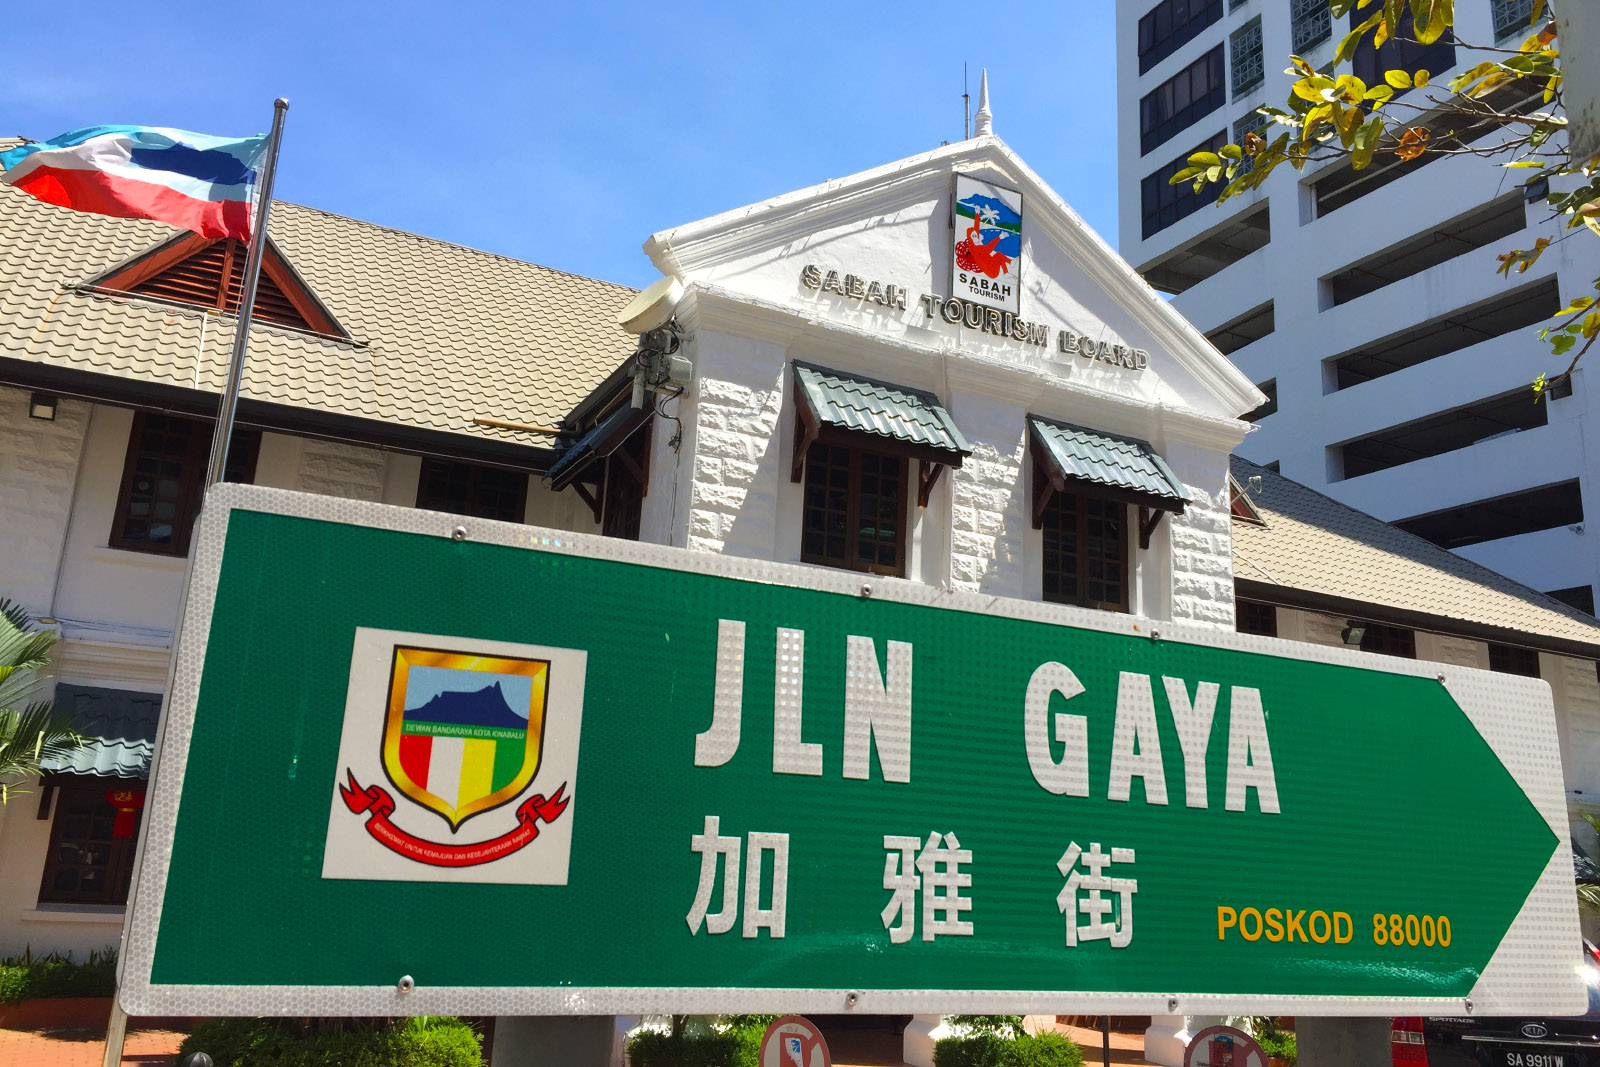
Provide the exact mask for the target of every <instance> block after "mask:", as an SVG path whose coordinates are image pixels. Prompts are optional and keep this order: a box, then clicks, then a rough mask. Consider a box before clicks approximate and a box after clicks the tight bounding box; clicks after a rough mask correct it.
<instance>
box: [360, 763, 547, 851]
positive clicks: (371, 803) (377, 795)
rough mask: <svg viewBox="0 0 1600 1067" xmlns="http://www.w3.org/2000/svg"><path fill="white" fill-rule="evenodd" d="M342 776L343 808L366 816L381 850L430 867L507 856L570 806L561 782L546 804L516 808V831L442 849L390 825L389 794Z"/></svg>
mask: <svg viewBox="0 0 1600 1067" xmlns="http://www.w3.org/2000/svg"><path fill="white" fill-rule="evenodd" d="M345 774H346V775H347V776H348V777H349V779H350V784H349V785H348V786H344V785H341V786H340V787H339V796H340V797H341V798H342V799H343V800H344V803H345V807H347V808H349V809H350V810H351V811H352V812H354V813H355V814H357V815H359V814H361V813H362V812H367V813H368V814H367V833H369V834H371V835H372V836H373V838H374V839H375V840H376V841H377V842H378V843H379V844H381V845H383V846H384V847H386V848H388V849H390V850H392V851H394V852H398V853H399V854H400V855H402V856H404V857H406V858H407V859H411V860H416V861H417V862H418V863H426V864H428V865H429V866H432V867H474V866H477V865H478V864H480V863H489V862H492V861H494V860H497V859H501V858H502V857H504V856H509V855H511V853H513V852H515V851H517V850H518V849H520V848H522V847H523V846H524V845H526V844H527V843H528V842H530V841H532V840H533V839H534V838H536V837H538V836H539V823H541V822H543V823H545V824H546V825H548V824H550V823H553V822H555V821H556V819H558V818H560V817H561V813H562V812H564V811H566V810H567V805H568V804H570V803H572V798H571V797H563V796H562V795H561V794H562V793H564V792H566V788H567V783H565V782H562V783H561V786H560V788H558V789H557V790H556V792H555V796H552V797H551V798H550V799H549V800H546V799H545V798H544V794H542V793H535V794H534V795H533V796H531V797H529V798H528V799H527V800H524V801H523V802H522V803H521V804H519V805H518V806H517V827H516V829H514V830H510V831H507V832H506V833H504V834H501V835H500V836H499V837H496V838H493V839H491V840H489V841H477V842H474V843H472V844H470V845H442V844H438V843H436V842H433V841H424V840H423V839H422V838H420V837H415V836H413V835H411V834H408V833H406V832H405V831H404V830H402V829H400V827H398V826H396V825H395V824H394V823H392V822H390V821H389V816H391V815H393V814H394V807H395V805H394V797H392V796H390V795H389V792H388V790H386V789H384V788H383V787H382V786H379V785H371V786H367V787H366V788H365V789H363V788H362V787H361V785H360V783H358V782H357V781H356V776H355V773H354V772H353V771H351V770H349V769H348V768H347V769H346V770H345Z"/></svg>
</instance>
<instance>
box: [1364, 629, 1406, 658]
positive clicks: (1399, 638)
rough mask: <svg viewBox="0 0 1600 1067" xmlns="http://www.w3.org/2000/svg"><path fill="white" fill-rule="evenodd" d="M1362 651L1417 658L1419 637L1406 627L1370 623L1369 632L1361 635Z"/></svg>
mask: <svg viewBox="0 0 1600 1067" xmlns="http://www.w3.org/2000/svg"><path fill="white" fill-rule="evenodd" d="M1361 651H1363V652H1381V653H1383V654H1384V655H1386V656H1404V657H1405V658H1406V659H1416V658H1417V635H1416V632H1415V631H1414V630H1409V629H1407V628H1406V627H1404V626H1381V625H1379V624H1378V623H1368V624H1367V632H1366V633H1364V634H1362V635H1361Z"/></svg>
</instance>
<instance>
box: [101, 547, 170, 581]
mask: <svg viewBox="0 0 1600 1067" xmlns="http://www.w3.org/2000/svg"><path fill="white" fill-rule="evenodd" d="M90 558H91V559H92V560H93V561H94V562H95V563H110V564H115V565H120V566H124V567H144V568H147V569H149V570H153V571H162V572H164V573H166V574H182V573H183V571H184V568H185V567H187V566H188V565H189V559H188V557H187V556H169V555H166V554H164V553H161V552H136V551H133V550H132V549H126V548H111V547H109V546H107V545H96V546H95V547H94V549H93V550H92V552H91V553H90Z"/></svg>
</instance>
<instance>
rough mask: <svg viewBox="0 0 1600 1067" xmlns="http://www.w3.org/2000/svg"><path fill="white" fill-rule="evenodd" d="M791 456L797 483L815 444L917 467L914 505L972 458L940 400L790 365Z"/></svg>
mask: <svg viewBox="0 0 1600 1067" xmlns="http://www.w3.org/2000/svg"><path fill="white" fill-rule="evenodd" d="M793 367H794V393H795V450H794V461H793V465H792V467H791V470H790V477H791V478H792V480H794V481H796V482H798V481H800V479H801V474H802V472H803V471H804V470H805V459H806V453H807V451H808V450H809V449H810V447H811V445H812V444H813V443H815V442H818V441H822V442H824V443H828V442H832V443H838V444H846V445H851V446H855V447H860V448H869V449H872V450H874V451H877V452H883V453H887V454H889V455H898V456H904V457H906V458H909V459H914V460H917V461H918V462H919V463H920V464H921V465H922V471H921V477H920V478H919V479H918V493H917V502H918V504H920V505H922V506H924V507H925V506H927V503H928V493H929V492H930V491H931V490H932V488H933V483H934V482H935V481H936V480H937V479H938V477H939V473H940V471H942V470H943V469H944V468H945V467H959V466H961V463H962V461H963V460H964V459H965V458H966V457H967V456H969V455H971V454H972V446H970V445H968V444H967V439H966V438H965V437H963V436H962V435H961V431H960V430H959V429H958V428H957V427H956V424H955V420H954V419H952V418H951V417H950V412H948V411H946V410H945V408H944V405H943V404H941V403H939V398H938V397H936V396H934V395H933V394H932V393H929V392H926V391H924V390H921V389H911V388H907V387H906V386H902V385H892V384H890V383H888V382H880V381H874V380H873V379H871V378H860V377H855V376H853V375H846V374H841V373H839V372H837V371H831V370H827V369H825V368H823V367H816V366H812V365H811V364H809V363H800V362H798V361H797V362H795V363H794V365H793Z"/></svg>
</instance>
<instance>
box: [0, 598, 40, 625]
mask: <svg viewBox="0 0 1600 1067" xmlns="http://www.w3.org/2000/svg"><path fill="white" fill-rule="evenodd" d="M0 618H4V619H5V620H6V621H7V622H9V623H11V625H12V626H15V627H16V628H17V629H19V630H27V629H30V628H31V627H32V626H33V616H32V615H29V614H28V609H27V608H25V607H23V606H22V605H21V604H18V603H17V602H16V601H15V600H11V599H9V598H7V597H3V596H0Z"/></svg>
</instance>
